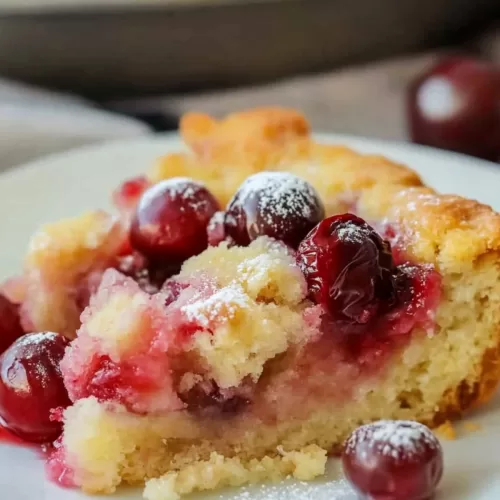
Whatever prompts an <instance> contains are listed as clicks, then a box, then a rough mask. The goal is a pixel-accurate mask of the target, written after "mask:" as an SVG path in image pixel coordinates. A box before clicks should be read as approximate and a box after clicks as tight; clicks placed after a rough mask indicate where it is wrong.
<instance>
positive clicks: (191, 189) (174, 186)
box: [143, 177, 210, 211]
mask: <svg viewBox="0 0 500 500" xmlns="http://www.w3.org/2000/svg"><path fill="white" fill-rule="evenodd" d="M162 186H164V190H163V192H164V195H165V196H169V197H170V199H172V200H173V199H175V200H178V199H182V200H185V202H186V205H189V207H190V208H191V209H193V210H194V211H203V210H205V209H206V207H207V206H208V205H209V204H210V202H209V200H207V197H206V196H199V195H198V193H199V192H200V190H205V189H206V187H205V185H204V184H203V183H202V182H199V181H197V180H194V179H190V178H189V177H172V178H171V179H167V180H165V181H162ZM167 187H168V189H166V188H167ZM154 195H156V191H155V190H152V191H146V192H145V193H144V195H143V196H144V199H145V200H147V198H148V196H154Z"/></svg>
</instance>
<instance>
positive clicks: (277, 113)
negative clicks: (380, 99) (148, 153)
mask: <svg viewBox="0 0 500 500" xmlns="http://www.w3.org/2000/svg"><path fill="white" fill-rule="evenodd" d="M181 133H182V135H183V137H184V139H185V141H186V143H187V144H188V146H189V147H190V151H189V152H186V153H176V154H170V155H168V156H166V157H164V158H161V159H160V160H159V161H158V162H157V164H156V165H154V166H153V167H152V169H151V170H150V171H149V172H148V173H147V174H146V175H145V176H144V177H141V178H137V179H132V180H129V181H126V182H125V183H124V184H123V185H122V186H121V187H119V188H118V189H117V191H116V192H115V193H114V195H113V199H114V200H115V204H116V206H117V208H118V211H119V217H116V218H115V217H113V216H111V215H109V214H106V213H103V212H92V213H87V214H84V215H82V216H81V217H77V218H73V219H67V220H63V221H59V222H56V223H53V224H49V225H47V226H44V227H42V228H41V229H40V231H39V232H38V233H37V234H35V235H34V236H33V238H32V241H31V243H30V246H29V248H28V252H27V256H26V261H25V268H24V273H23V275H22V276H21V277H20V278H17V279H13V280H11V281H9V282H8V283H7V284H6V285H5V287H4V296H0V299H1V301H0V312H1V311H2V310H5V314H3V313H2V315H1V317H0V332H1V333H2V336H3V337H4V338H6V339H9V342H8V343H10V342H12V341H14V340H15V339H16V338H17V337H19V336H20V335H22V334H23V333H24V332H42V333H38V334H36V335H26V336H23V337H20V338H19V339H18V340H17V341H15V342H14V344H12V346H11V347H9V348H8V349H7V350H6V351H5V353H4V354H3V355H2V357H1V358H0V375H1V379H0V416H1V417H2V419H3V420H4V423H5V425H6V427H7V428H8V429H10V430H11V431H13V432H16V433H18V434H19V435H21V436H23V437H27V438H28V439H31V440H33V441H38V442H40V441H47V440H48V439H55V441H54V443H53V445H52V448H51V451H50V453H49V457H48V461H47V462H48V472H49V475H50V476H51V477H52V478H54V479H57V480H58V481H60V482H61V483H63V484H66V485H72V486H76V487H80V488H82V489H83V490H84V491H87V492H91V493H98V492H105V493H111V492H113V491H114V490H115V489H116V487H117V486H118V485H119V484H120V483H138V482H142V481H146V483H147V484H146V489H145V493H144V494H145V498H147V499H148V500H171V499H177V498H178V497H179V495H182V494H186V493H190V492H191V491H195V490H200V489H212V488H215V487H219V486H223V485H241V484H244V483H247V482H255V481H261V480H266V479H271V480H274V479H279V478H281V477H284V476H288V475H292V476H294V477H296V478H298V479H301V480H306V479H311V478H313V477H315V476H317V475H320V474H322V473H323V471H324V468H325V462H326V457H327V454H328V453H336V452H338V451H340V450H341V448H342V443H343V442H344V440H345V438H346V437H347V436H348V435H349V433H351V432H352V431H353V430H354V429H355V428H357V427H358V426H359V425H362V424H367V423H369V422H372V421H375V420H379V419H398V420H413V421H419V422H422V423H425V424H427V425H430V426H434V425H439V424H440V423H442V422H443V421H445V420H447V419H449V418H452V417H456V416H459V415H460V414H461V413H462V412H463V411H464V410H466V409H468V408H471V407H473V406H474V405H477V404H481V403H483V402H484V401H486V400H487V399H488V398H489V397H490V395H491V394H492V393H493V391H494V390H495V388H496V385H497V382H498V380H499V378H500V279H499V278H500V215H498V214H496V213H495V212H493V211H492V210H491V208H489V207H487V206H484V205H481V204H479V203H478V202H475V201H470V200H466V199H463V198H460V197H458V196H449V195H446V196H445V195H440V194H437V193H436V192H434V191H433V190H432V189H430V188H428V187H425V186H424V185H423V184H422V182H421V180H420V179H419V177H418V176H417V175H416V174H415V173H414V172H412V171H411V170H409V169H408V168H406V167H404V166H401V165H397V164H395V163H393V162H391V161H389V160H387V159H384V158H382V157H379V156H373V155H360V154H357V153H355V152H353V151H351V150H349V149H347V148H344V147H339V146H330V145H321V144H317V143H315V142H314V141H313V140H312V139H311V138H310V136H309V128H308V125H307V122H306V121H305V120H304V118H303V117H302V116H301V115H300V114H298V113H296V112H294V111H291V110H282V109H259V110H254V111H248V112H244V113H238V114H234V115H231V116H229V117H227V118H226V119H224V120H222V121H215V120H213V119H211V118H210V117H208V116H205V115H199V114H190V115H187V116H186V117H184V119H183V120H182V123H181ZM4 330H5V333H4ZM43 332H56V333H58V334H62V335H64V336H65V337H66V338H67V339H69V341H68V340H66V339H64V338H62V337H60V339H59V340H60V341H59V342H58V337H57V336H55V334H54V333H43ZM66 344H68V345H67V346H66ZM47 346H48V347H47ZM5 347H7V346H5ZM63 352H64V356H63V355H62V353H63ZM26 353H27V354H26ZM26 356H28V358H30V357H32V358H30V359H35V360H38V361H37V363H36V366H38V367H40V366H41V367H44V369H43V370H41V372H43V374H44V375H45V376H46V378H47V381H46V382H44V381H42V382H43V383H42V382H40V380H39V379H38V378H37V377H36V376H35V375H36V374H35V375H33V377H32V378H30V377H29V376H28V384H25V386H24V389H23V390H24V392H22V391H20V390H19V384H20V382H19V380H20V379H21V378H22V376H21V375H20V374H22V373H24V374H25V373H27V374H28V375H30V370H34V368H33V366H35V364H34V363H31V364H30V363H29V362H28V361H29V360H28V361H26V359H25V358H26ZM61 358H62V359H61ZM17 375H20V376H19V377H18V376H17ZM44 380H45V379H44ZM16 384H17V385H16ZM49 387H50V388H52V389H53V390H52V391H49V390H48V388H49ZM68 397H69V399H68ZM18 398H22V399H21V400H19V401H21V403H22V404H23V405H24V406H22V407H23V408H28V407H29V406H30V405H31V407H32V408H35V409H37V412H38V413H37V414H36V415H35V412H32V413H31V414H30V415H28V416H20V415H19V414H16V412H15V411H13V408H14V406H15V405H17V404H18V402H19V401H18ZM40 398H42V399H43V401H44V402H40ZM47 406H50V407H51V408H47ZM19 407H21V406H19ZM38 410H39V411H38ZM49 410H51V411H49ZM18 413H19V412H18ZM21 417H22V418H21ZM23 419H24V420H23ZM401 425H402V426H403V430H401V432H402V433H403V434H404V435H406V434H405V432H406V430H405V429H407V428H408V427H410V428H411V429H413V430H415V429H414V427H412V425H413V426H416V425H417V424H411V423H408V422H407V423H406V424H401ZM61 429H62V434H61V435H60V436H59V433H60V432H61ZM360 432H361V431H360ZM398 432H399V431H398ZM415 432H416V431H415ZM382 434H383V433H382ZM424 437H425V436H424ZM426 439H427V437H426ZM429 439H431V438H429ZM430 442H431V441H429V440H427V441H425V443H427V444H426V446H427V445H428V446H427V447H424V448H422V449H423V450H424V451H423V452H422V453H424V452H425V453H428V454H429V456H431V454H432V453H434V452H435V451H436V450H437V448H435V447H434V448H432V446H434V442H432V443H431V444H429V443H430ZM431 445H432V446H431ZM431 452H432V453H431ZM425 453H424V454H425ZM436 453H437V452H436ZM425 456H427V455H425ZM432 457H434V455H432ZM351 458H352V457H351ZM351 458H349V456H348V455H344V460H345V461H346V463H347V467H349V466H351V465H352V464H354V465H352V467H354V469H353V470H354V472H353V474H354V475H355V474H356V470H359V467H361V466H360V465H359V464H358V465H356V464H355V463H354V462H353V460H354V459H352V460H351V462H349V460H350V459H351ZM436 460H438V459H436ZM435 463H436V464H437V465H436V467H435V468H434V469H433V474H434V475H433V476H432V478H431V479H430V483H429V485H428V490H429V491H430V490H431V489H432V488H434V487H435V484H436V483H437V481H438V480H439V477H440V474H441V471H440V469H439V467H440V466H441V465H440V462H435ZM349 464H351V465H349ZM384 464H386V462H384ZM387 464H389V465H387ZM387 464H386V465H387V467H389V466H391V467H392V465H391V464H390V463H388V462H387ZM356 467H358V469H356ZM412 471H413V472H414V473H415V476H412V477H415V478H417V479H418V477H420V476H418V474H417V471H416V470H414V469H412ZM413 472H412V473H413ZM426 477H427V476H426ZM417 479H415V481H417ZM360 481H361V482H360V484H361V483H362V482H363V481H362V479H361V480H360ZM358 482H359V481H358ZM370 487H371V486H370V485H368V486H366V488H368V489H367V490H366V491H368V492H369V488H370ZM425 487H426V488H427V486H425ZM363 488H365V486H363V484H361V486H360V491H365V490H363ZM425 491H427V490H425ZM387 498H392V497H387ZM398 498H402V497H398Z"/></svg>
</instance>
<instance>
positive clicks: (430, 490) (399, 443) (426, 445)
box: [342, 420, 443, 500]
mask: <svg viewBox="0 0 500 500" xmlns="http://www.w3.org/2000/svg"><path fill="white" fill-rule="evenodd" d="M342 467H343V469H344V474H345V475H346V478H347V480H348V481H349V482H350V483H351V485H352V486H353V488H354V489H355V490H356V491H357V492H358V493H359V495H360V496H361V498H364V499H367V500H429V499H430V498H432V496H433V495H434V492H435V490H436V488H437V486H438V484H439V481H440V480H441V476H442V475H443V451H442V449H441V445H440V444H439V441H438V439H437V438H436V437H435V436H434V434H433V433H432V432H431V430H430V429H429V428H428V427H426V426H425V425H422V424H419V423H417V422H412V421H406V420H380V421H378V422H375V423H373V424H368V425H363V426H361V427H359V428H358V429H356V430H355V431H354V432H353V433H352V434H351V435H350V436H349V437H348V438H347V440H346V442H345V444H344V450H343V453H342Z"/></svg>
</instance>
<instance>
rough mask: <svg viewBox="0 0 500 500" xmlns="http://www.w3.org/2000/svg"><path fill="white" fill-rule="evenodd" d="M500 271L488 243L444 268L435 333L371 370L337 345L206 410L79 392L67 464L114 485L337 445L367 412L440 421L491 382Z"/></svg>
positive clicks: (273, 368)
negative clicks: (236, 405)
mask: <svg viewBox="0 0 500 500" xmlns="http://www.w3.org/2000/svg"><path fill="white" fill-rule="evenodd" d="M499 282H500V271H499V267H498V258H497V256H493V255H490V256H488V257H484V258H483V259H481V260H480V261H478V262H476V263H475V264H474V266H473V267H472V268H470V269H469V270H467V271H466V272H464V273H463V274H461V275H460V274H454V273H453V274H449V275H446V274H445V275H443V299H442V301H441V304H440V306H439V307H438V309H437V312H436V318H435V323H436V329H435V332H434V334H433V335H429V334H428V333H427V332H424V331H413V332H412V334H411V337H410V342H409V343H406V345H404V346H402V347H401V348H397V347H396V348H395V349H394V350H393V351H391V352H390V353H389V354H388V355H386V356H385V357H384V359H383V360H382V361H383V363H381V366H379V367H378V368H377V369H375V370H374V371H371V372H369V373H368V374H367V375H364V374H363V373H362V371H360V369H359V367H358V366H357V365H355V366H352V365H350V364H349V363H344V362H339V360H338V352H336V351H333V350H332V351H331V352H330V353H326V354H325V356H326V358H325V359H324V360H322V361H323V362H326V363H327V364H328V361H329V360H331V364H332V369H331V371H325V370H324V369H323V370H319V369H318V370H315V366H314V365H311V366H310V367H309V369H310V371H309V373H308V375H307V376H303V377H300V379H299V380H297V376H296V371H295V370H296V365H294V364H293V363H292V364H290V365H289V366H287V365H286V364H285V366H280V364H271V365H268V369H269V371H264V374H263V375H262V377H261V378H260V380H261V382H260V383H259V384H258V385H257V389H256V390H255V392H254V395H255V399H254V401H253V403H252V405H251V406H250V407H249V408H248V409H246V410H245V411H243V412H242V413H236V414H235V415H218V416H217V415H216V416H215V417H214V416H212V417H209V418H208V417H207V416H203V415H197V414H194V413H192V412H190V411H187V410H181V411H177V412H174V413H172V414H169V415H166V416H153V415H147V416H141V415H137V414H132V413H130V412H127V411H126V410H125V408H124V407H123V406H120V405H114V404H106V403H98V402H97V400H95V399H93V398H88V399H82V400H80V401H78V402H77V403H76V404H75V406H74V407H72V408H70V409H68V410H67V411H66V412H65V434H64V437H63V442H62V443H63V446H64V449H65V457H66V458H65V459H66V464H67V466H69V468H70V469H72V471H73V477H74V480H75V482H76V484H78V485H80V486H82V487H83V489H85V490H86V491H90V492H99V491H106V492H111V491H113V490H114V488H115V487H116V486H117V485H118V484H120V483H121V482H122V481H126V482H132V483H135V482H140V481H141V480H143V479H144V478H149V477H158V476H160V475H162V474H165V473H168V472H171V471H178V470H182V469H183V468H184V467H185V466H187V465H188V464H193V463H198V462H200V463H201V462H203V461H206V460H209V458H210V454H211V453H212V452H217V453H219V454H221V455H223V456H225V457H235V456H237V457H239V459H241V460H243V461H244V462H245V461H250V460H252V459H254V458H255V459H262V457H264V456H269V457H276V456H278V455H279V453H278V451H277V450H278V447H281V449H282V450H285V451H292V450H300V449H302V448H304V447H306V446H309V445H317V446H319V447H321V448H323V449H325V450H328V451H335V450H337V449H338V447H339V446H340V445H341V443H342V441H343V439H344V438H345V437H346V435H347V434H348V433H350V432H351V431H352V430H353V429H354V428H356V427H357V426H358V425H360V424H362V423H365V422H369V421H372V420H376V419H380V418H395V419H414V420H419V421H421V422H424V423H427V424H429V425H432V426H433V425H437V424H440V423H442V422H443V421H445V420H447V419H449V418H454V417H456V416H458V415H460V414H461V413H462V412H463V411H464V410H466V409H468V408H470V407H472V406H474V405H475V404H478V403H481V402H483V401H485V400H486V399H487V398H488V396H489V395H490V394H491V393H492V391H493V390H494V388H495V387H496V383H497V381H498V379H499V377H500V373H499V371H500V370H499V362H498V360H499V357H500V330H499V329H498V323H499V321H500V293H499V285H498V283H499ZM310 387H315V388H317V387H324V391H323V392H318V391H317V389H316V390H315V391H310V390H309V388H310ZM346 387H347V388H348V390H347V393H346V392H345V391H346ZM273 403H274V404H273ZM169 484H170V483H169ZM196 488H201V489H202V488H203V485H202V484H200V485H197V486H196Z"/></svg>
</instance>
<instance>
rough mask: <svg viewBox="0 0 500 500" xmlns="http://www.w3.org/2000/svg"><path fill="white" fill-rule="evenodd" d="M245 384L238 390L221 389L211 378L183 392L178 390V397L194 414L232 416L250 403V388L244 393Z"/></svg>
mask: <svg viewBox="0 0 500 500" xmlns="http://www.w3.org/2000/svg"><path fill="white" fill-rule="evenodd" d="M245 389H246V388H245V386H242V387H239V388H238V391H237V392H236V391H222V390H221V389H220V388H219V386H218V385H217V384H216V383H215V382H214V381H213V380H205V381H203V382H200V383H198V384H196V385H194V386H193V387H192V388H191V389H189V390H188V391H185V392H179V397H180V399H181V400H182V401H183V402H184V403H185V404H186V407H187V409H188V410H189V411H190V412H192V413H196V414H200V413H210V414H216V415H222V416H234V415H237V414H238V413H240V412H241V411H243V410H244V409H245V407H246V406H247V405H248V404H249V403H250V389H249V390H248V391H247V392H248V393H249V394H248V396H247V394H245Z"/></svg>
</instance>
